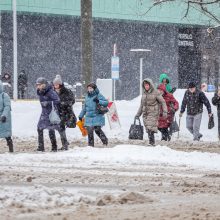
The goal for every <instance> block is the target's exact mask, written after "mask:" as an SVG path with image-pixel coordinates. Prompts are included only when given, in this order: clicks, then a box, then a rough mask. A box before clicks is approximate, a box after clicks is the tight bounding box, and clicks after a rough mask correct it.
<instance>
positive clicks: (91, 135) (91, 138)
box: [86, 127, 94, 147]
mask: <svg viewBox="0 0 220 220" xmlns="http://www.w3.org/2000/svg"><path fill="white" fill-rule="evenodd" d="M86 129H87V132H88V146H90V147H94V132H93V131H94V127H87V128H86Z"/></svg>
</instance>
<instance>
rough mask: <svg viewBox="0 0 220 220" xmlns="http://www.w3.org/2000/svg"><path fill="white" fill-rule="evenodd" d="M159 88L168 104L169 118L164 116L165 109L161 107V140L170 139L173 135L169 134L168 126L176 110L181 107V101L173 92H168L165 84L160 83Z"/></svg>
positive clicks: (159, 125) (159, 127)
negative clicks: (179, 101)
mask: <svg viewBox="0 0 220 220" xmlns="http://www.w3.org/2000/svg"><path fill="white" fill-rule="evenodd" d="M158 90H159V91H160V93H161V94H162V96H163V98H164V100H165V102H166V105H167V118H164V117H163V109H162V108H161V113H160V117H159V120H158V129H159V131H160V132H161V134H162V138H161V140H164V141H170V139H171V137H170V135H169V131H168V128H169V127H170V125H171V123H172V122H173V119H174V114H175V112H176V111H177V110H178V109H179V103H178V101H177V100H176V99H175V98H174V97H173V94H170V93H168V92H167V90H166V86H165V85H164V84H160V85H159V86H158Z"/></svg>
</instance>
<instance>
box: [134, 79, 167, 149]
mask: <svg viewBox="0 0 220 220" xmlns="http://www.w3.org/2000/svg"><path fill="white" fill-rule="evenodd" d="M142 85H143V95H142V97H141V105H140V107H139V110H138V112H137V114H136V116H135V117H136V118H137V119H138V118H139V117H140V116H141V115H142V114H143V121H144V126H145V128H146V132H147V133H148V137H149V144H150V145H153V146H154V145H155V138H154V133H157V130H158V119H159V111H160V105H162V109H163V112H162V115H163V117H164V118H167V106H166V102H165V100H164V99H163V97H162V95H161V94H160V93H159V92H158V91H157V89H156V88H155V86H154V84H153V82H152V80H151V79H148V78H147V79H145V80H144V81H143V84H142Z"/></svg>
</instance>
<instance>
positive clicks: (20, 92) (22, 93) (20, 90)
mask: <svg viewBox="0 0 220 220" xmlns="http://www.w3.org/2000/svg"><path fill="white" fill-rule="evenodd" d="M24 93H25V89H24V88H22V89H21V88H20V89H18V98H19V99H24Z"/></svg>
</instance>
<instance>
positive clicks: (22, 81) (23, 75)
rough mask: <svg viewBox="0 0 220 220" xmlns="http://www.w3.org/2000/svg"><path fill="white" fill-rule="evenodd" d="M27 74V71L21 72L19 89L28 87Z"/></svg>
mask: <svg viewBox="0 0 220 220" xmlns="http://www.w3.org/2000/svg"><path fill="white" fill-rule="evenodd" d="M27 82H28V79H27V75H26V73H23V72H21V73H20V74H19V75H18V89H25V88H26V87H27Z"/></svg>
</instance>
